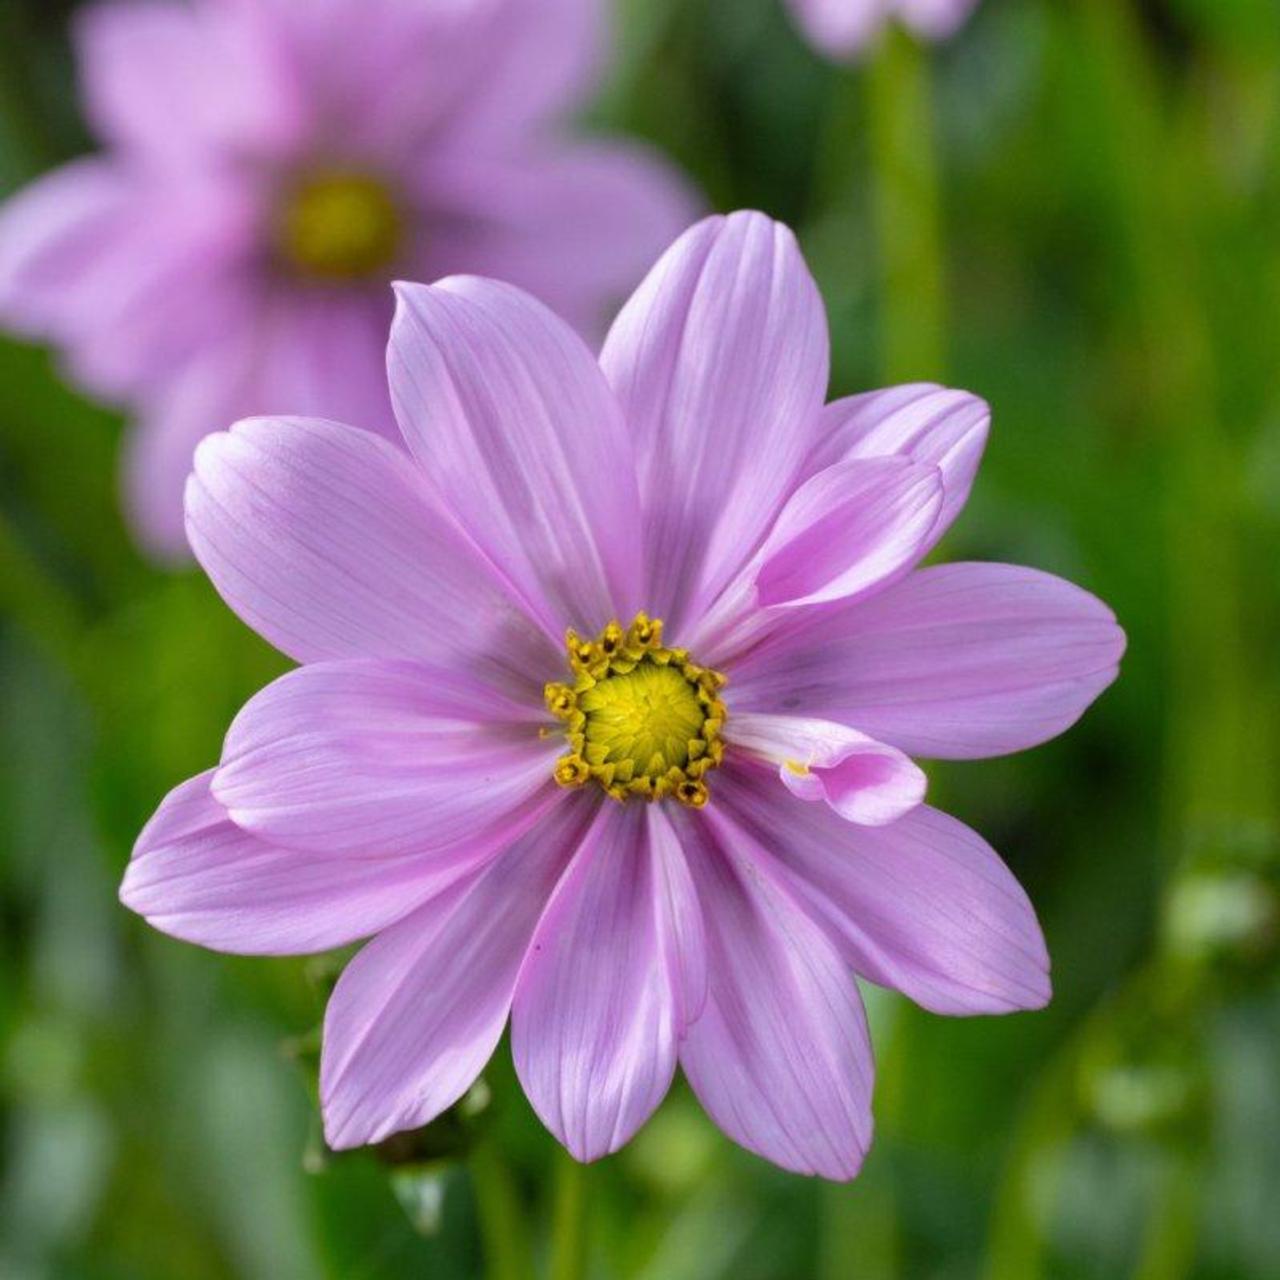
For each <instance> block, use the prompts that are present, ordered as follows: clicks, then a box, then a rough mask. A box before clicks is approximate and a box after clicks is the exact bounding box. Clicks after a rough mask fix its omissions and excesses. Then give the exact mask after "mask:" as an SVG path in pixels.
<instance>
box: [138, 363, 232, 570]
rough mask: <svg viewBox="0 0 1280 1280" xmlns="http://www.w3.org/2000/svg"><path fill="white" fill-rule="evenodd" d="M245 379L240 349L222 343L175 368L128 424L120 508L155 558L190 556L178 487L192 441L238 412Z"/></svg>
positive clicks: (183, 480) (192, 452)
mask: <svg viewBox="0 0 1280 1280" xmlns="http://www.w3.org/2000/svg"><path fill="white" fill-rule="evenodd" d="M243 381H244V379H243V368H242V365H241V363H240V361H239V359H238V353H237V352H236V351H235V350H234V349H232V348H230V347H229V345H228V344H226V343H223V344H220V345H219V346H217V347H216V348H211V349H210V350H208V351H207V352H206V353H204V355H203V356H202V358H201V359H199V360H193V361H190V362H189V363H187V364H186V365H185V366H184V367H183V368H182V369H181V370H179V371H178V372H177V373H176V374H175V375H174V376H173V377H172V378H171V379H170V380H169V382H168V384H167V385H166V386H165V387H164V389H163V391H161V392H159V393H157V394H156V395H154V396H153V397H150V398H149V401H148V403H147V405H146V406H145V407H144V408H143V409H142V410H141V412H140V415H139V418H138V420H137V421H136V422H135V423H134V424H133V425H132V426H131V427H130V428H129V431H128V433H127V435H126V436H125V440H124V452H123V457H122V459H121V484H122V488H123V491H124V507H125V513H126V515H127V516H128V518H129V523H130V526H131V527H132V529H133V533H134V536H135V537H136V538H137V540H138V542H139V543H140V544H141V546H142V548H143V550H145V551H146V552H147V553H148V554H149V555H151V556H152V558H153V559H156V560H159V561H160V562H162V563H173V564H177V563H180V562H182V561H189V560H190V559H191V547H190V545H189V544H188V542H187V528H186V515H185V512H184V510H183V490H184V489H185V488H186V483H187V477H188V476H189V475H190V474H191V468H192V465H193V462H194V459H195V451H196V446H197V445H198V444H199V443H200V441H201V440H203V439H204V438H205V436H207V435H210V434H211V433H213V432H215V431H220V430H222V429H223V428H224V427H226V426H227V425H228V424H229V423H231V422H234V421H235V420H236V418H237V417H239V416H240V413H241V411H242V408H243V405H242V402H241V399H240V396H241V393H242V391H243Z"/></svg>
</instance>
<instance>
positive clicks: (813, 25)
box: [791, 0, 978, 58]
mask: <svg viewBox="0 0 1280 1280" xmlns="http://www.w3.org/2000/svg"><path fill="white" fill-rule="evenodd" d="M977 2H978V0H791V8H792V9H793V10H794V12H795V15H796V21H797V22H799V24H800V26H801V27H802V28H803V30H804V32H805V34H806V35H807V36H808V37H809V39H810V40H812V41H813V43H814V44H815V45H816V46H817V47H818V48H819V49H821V50H822V52H823V53H825V54H826V55H827V56H828V57H831V58H849V57H852V56H853V55H854V54H857V53H859V52H861V50H862V49H863V47H864V46H865V45H866V44H867V42H868V41H869V40H871V39H872V37H873V36H875V35H876V34H877V33H878V32H879V31H880V29H881V27H883V26H884V25H885V23H886V22H889V21H891V20H893V19H895V18H896V19H897V20H898V21H900V22H903V23H905V24H906V25H907V26H908V27H910V28H911V29H912V30H913V31H915V32H917V33H918V34H919V35H922V36H925V37H927V38H928V39H930V40H943V39H946V37H948V36H951V35H954V34H955V32H956V31H957V30H958V29H959V27H960V25H961V24H962V23H963V22H964V20H965V19H966V18H967V17H968V16H969V14H970V13H971V12H972V11H973V8H974V6H975V5H976V4H977Z"/></svg>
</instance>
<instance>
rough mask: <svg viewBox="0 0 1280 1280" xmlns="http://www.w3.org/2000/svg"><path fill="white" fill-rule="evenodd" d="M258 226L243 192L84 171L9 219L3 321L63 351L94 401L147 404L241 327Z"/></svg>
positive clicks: (1, 289)
mask: <svg viewBox="0 0 1280 1280" xmlns="http://www.w3.org/2000/svg"><path fill="white" fill-rule="evenodd" d="M253 217H254V207H253V200H252V199H251V198H250V194H249V193H248V192H247V191H246V190H245V189H244V188H243V187H242V186H241V185H240V184H238V183H236V182H233V181H226V182H208V181H203V180H200V179H197V178H195V177H186V178H184V179H183V180H181V181H171V180H169V179H168V178H160V177H157V176H156V175H152V174H139V173H135V172H132V171H130V170H129V169H127V168H126V167H125V166H123V165H120V164H117V163H113V162H110V161H106V160H80V161H76V162H75V163H73V164H71V165H67V166H65V167H64V168H62V169H59V170H55V171H54V173H52V174H50V175H48V176H47V177H44V178H42V179H40V180H39V181H37V182H36V183H34V184H33V185H32V186H30V187H28V188H27V189H26V190H25V191H23V192H21V193H19V195H17V196H16V197H15V198H14V199H13V200H12V201H10V202H9V203H8V204H6V205H5V206H4V209H3V212H2V213H0V321H3V323H4V324H6V325H7V326H9V327H12V328H14V329H16V330H18V331H19V332H21V333H24V334H27V335H28V336H32V337H38V338H42V339H46V340H49V341H53V342H56V343H58V344H59V346H60V347H62V349H63V358H64V361H65V363H66V365H67V367H68V369H69V370H70V372H71V374H72V375H73V376H74V377H75V379H76V380H77V381H78V382H79V383H80V384H81V385H82V386H85V387H87V388H88V389H90V390H91V391H93V392H94V393H95V394H98V395H101V396H104V397H107V398H116V399H118V398H122V397H128V396H132V395H135V394H138V393H139V392H141V391H143V390H146V389H149V388H150V387H152V386H154V385H155V384H157V383H158V382H160V381H162V380H163V378H165V377H167V376H169V375H171V374H172V372H173V371H174V369H175V368H177V367H179V366H180V365H181V363H182V362H183V361H185V360H187V359H189V358H190V357H191V356H192V354H193V353H194V352H196V351H198V350H199V349H200V348H201V346H202V344H204V343H205V342H207V341H210V340H213V339H215V338H216V337H217V336H218V335H219V334H221V333H224V332H229V331H232V330H233V328H234V326H236V325H238V324H241V323H242V322H243V320H244V317H245V314H246V311H245V300H246V299H245V289H244V278H243V277H244V271H243V266H244V261H245V257H246V249H247V246H248V245H249V244H250V243H251V239H252V236H251V223H252V220H253ZM192 297H197V298H199V305H198V306H193V305H192V304H191V299H192Z"/></svg>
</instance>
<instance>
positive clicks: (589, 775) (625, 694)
mask: <svg viewBox="0 0 1280 1280" xmlns="http://www.w3.org/2000/svg"><path fill="white" fill-rule="evenodd" d="M565 643H566V647H567V649H568V657H569V668H570V670H571V671H572V672H573V676H574V679H573V682H572V683H571V684H567V683H560V682H555V683H552V684H548V685H547V686H546V704H547V710H548V711H550V712H551V714H552V715H553V716H555V717H556V718H557V719H558V720H560V721H562V722H563V724H564V733H565V736H566V737H567V738H568V740H569V753H568V754H567V755H565V756H562V757H561V758H560V760H558V761H557V762H556V767H555V780H556V781H557V782H558V783H559V784H560V785H561V786H562V787H581V786H586V785H587V783H589V782H591V781H592V780H594V781H595V782H597V783H599V785H600V786H601V787H603V788H604V790H605V791H606V792H607V793H608V794H609V795H610V796H612V797H613V798H614V799H615V800H619V801H624V800H628V799H630V797H632V796H639V797H641V798H642V799H645V800H662V799H665V798H667V797H668V796H670V797H674V798H675V799H676V800H678V801H680V803H681V804H685V805H688V806H689V807H690V808H694V809H701V808H702V807H703V806H704V805H705V804H706V803H707V800H708V798H709V792H708V790H707V783H706V775H707V774H708V773H709V772H710V771H711V770H712V769H714V768H716V767H717V766H718V765H719V764H720V762H721V760H722V759H723V758H724V742H723V739H722V736H721V735H722V731H723V729H724V722H725V716H726V712H725V706H724V703H723V702H722V701H721V700H720V690H721V689H722V688H723V687H724V684H725V678H724V676H723V675H721V673H720V672H718V671H713V670H711V669H710V668H709V667H700V666H698V665H697V664H696V663H694V662H692V661H691V660H690V658H689V654H688V651H687V650H685V649H671V648H667V647H666V646H664V645H663V643H662V620H661V619H659V618H650V617H649V616H648V615H647V614H644V613H639V614H637V615H636V617H635V619H634V621H633V622H632V623H631V625H630V626H629V627H628V628H626V629H625V630H624V629H623V627H622V625H621V624H620V623H619V622H617V621H616V620H615V621H613V622H610V623H609V625H608V626H607V627H605V628H604V630H602V631H601V632H600V634H599V635H598V636H596V637H595V639H592V640H588V639H584V638H583V637H582V636H579V635H578V634H577V632H575V631H572V630H571V631H569V632H568V633H567V635H566V637H565Z"/></svg>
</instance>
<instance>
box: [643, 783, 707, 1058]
mask: <svg viewBox="0 0 1280 1280" xmlns="http://www.w3.org/2000/svg"><path fill="white" fill-rule="evenodd" d="M649 849H650V852H651V854H652V856H653V874H654V892H655V894H656V895H657V896H656V903H657V912H658V936H659V938H660V940H661V942H662V947H663V964H664V965H665V966H666V970H667V972H668V973H671V974H675V975H676V976H677V981H676V984H675V995H676V1027H677V1029H678V1031H679V1033H680V1035H681V1036H683V1035H684V1034H685V1031H686V1029H687V1028H688V1027H689V1025H690V1024H692V1023H694V1022H696V1021H697V1020H698V1018H699V1017H700V1016H701V1014H702V1010H703V1007H704V1006H705V1004H706V1001H707V938H706V930H705V928H704V926H703V923H702V907H701V905H700V904H699V902H698V891H697V889H696V888H695V886H694V883H693V876H692V874H691V873H690V871H689V864H688V862H687V861H686V860H685V856H684V850H683V849H682V848H681V847H680V837H679V836H678V835H677V834H676V831H675V828H674V827H673V826H672V824H671V819H670V818H668V817H667V815H666V811H665V809H664V808H663V806H661V805H653V806H651V807H650V810H649Z"/></svg>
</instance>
